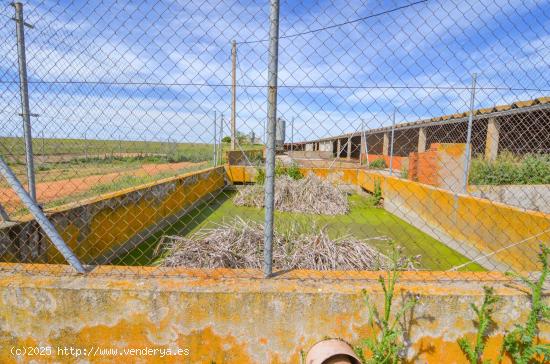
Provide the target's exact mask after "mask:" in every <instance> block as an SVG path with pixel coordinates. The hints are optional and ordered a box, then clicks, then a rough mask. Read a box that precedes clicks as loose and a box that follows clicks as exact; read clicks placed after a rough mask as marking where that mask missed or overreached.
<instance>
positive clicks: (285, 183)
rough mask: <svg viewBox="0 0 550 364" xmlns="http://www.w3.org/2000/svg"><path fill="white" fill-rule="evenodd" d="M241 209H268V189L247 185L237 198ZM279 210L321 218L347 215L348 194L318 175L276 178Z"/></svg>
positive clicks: (276, 196) (236, 201)
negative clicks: (246, 207)
mask: <svg viewBox="0 0 550 364" xmlns="http://www.w3.org/2000/svg"><path fill="white" fill-rule="evenodd" d="M234 203H235V205H237V206H251V207H264V186H262V185H252V186H247V187H245V188H243V189H241V190H240V191H239V193H238V194H237V196H235V199H234ZM275 209H276V210H279V211H290V212H302V213H308V214H320V215H344V214H347V213H348V212H349V203H348V198H347V194H346V193H345V192H343V191H341V190H340V189H339V188H338V187H337V186H334V185H332V183H330V182H328V181H324V180H322V179H321V178H319V177H317V176H315V175H314V174H309V175H307V176H306V177H304V178H302V179H298V180H295V179H293V178H291V177H289V176H281V177H277V178H276V182H275Z"/></svg>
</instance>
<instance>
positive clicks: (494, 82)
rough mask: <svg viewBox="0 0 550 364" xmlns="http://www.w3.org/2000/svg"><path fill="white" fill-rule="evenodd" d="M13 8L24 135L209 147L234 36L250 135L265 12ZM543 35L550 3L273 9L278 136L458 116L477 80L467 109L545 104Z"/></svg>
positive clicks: (8, 100)
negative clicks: (24, 79)
mask: <svg viewBox="0 0 550 364" xmlns="http://www.w3.org/2000/svg"><path fill="white" fill-rule="evenodd" d="M413 3H414V4H413ZM409 4H413V5H410V6H408V7H407V5H409ZM400 7H402V8H401V9H399V10H396V11H393V9H396V8H400ZM24 11H25V20H26V21H27V22H28V23H31V24H32V25H33V26H34V27H33V28H27V29H26V30H25V32H26V51H27V68H28V77H29V97H30V107H31V112H32V113H34V114H38V116H37V117H33V118H32V129H33V135H34V136H37V137H41V136H45V137H62V138H65V137H72V138H90V139H91V138H94V139H122V140H151V141H173V142H182V143H184V142H202V143H211V142H212V141H213V140H214V117H215V113H216V117H217V123H218V125H220V123H221V121H220V115H222V114H223V117H224V121H223V124H224V129H225V130H224V135H227V134H228V126H229V116H230V105H231V87H230V84H231V41H232V40H235V41H236V42H237V60H238V61H237V85H238V86H237V127H238V129H239V130H240V131H242V132H250V131H254V132H255V133H256V135H260V136H262V135H263V133H264V126H265V120H266V117H267V116H266V115H267V102H266V101H267V94H266V91H267V61H268V42H267V38H268V32H269V2H268V1H203V0H196V1H116V2H114V4H110V2H102V1H28V2H25V7H24ZM13 13H14V11H13V8H12V7H10V6H9V2H7V1H6V2H4V3H3V4H2V5H1V6H0V15H1V16H0V93H1V94H2V98H1V100H0V118H1V120H2V124H1V125H2V126H1V127H0V136H15V135H17V136H20V135H22V129H23V128H22V122H21V117H20V116H19V113H20V112H21V110H20V103H19V100H20V94H19V84H18V68H17V52H16V38H15V24H14V22H13V20H11V19H10V18H11V17H13ZM365 17H368V18H366V19H363V20H360V21H355V20H357V19H361V18H365ZM342 23H347V24H345V25H341V24H342ZM327 27H328V28H327ZM323 28H327V29H323ZM549 29H550V0H533V1H520V0H450V1H447V0H439V1H430V0H428V1H424V2H419V3H415V1H397V0H395V1H291V0H286V1H281V4H280V36H281V39H280V41H279V73H278V83H279V89H278V116H280V117H282V118H283V119H285V120H287V121H288V122H289V124H290V122H291V121H292V125H293V127H292V129H291V128H290V127H287V141H288V140H289V139H290V134H291V132H290V130H293V131H294V133H293V134H294V140H295V141H299V140H309V139H317V138H322V137H326V136H330V135H336V134H340V133H343V132H350V131H354V130H357V129H358V128H359V127H360V125H361V123H362V122H363V123H364V125H366V127H367V128H378V127H381V126H387V125H390V124H391V122H392V121H391V118H392V114H393V113H394V112H395V114H396V122H398V123H399V122H409V121H416V120H419V119H424V118H430V117H433V116H438V115H443V114H450V113H456V112H464V111H467V110H468V109H469V107H470V106H469V104H470V95H471V83H472V74H473V73H474V72H475V73H477V74H478V76H477V77H478V80H477V86H476V98H475V107H476V108H477V107H488V106H492V105H499V104H506V103H511V102H514V101H516V100H525V99H532V98H536V97H541V96H550V72H549V65H550V32H549V31H548V30H549ZM218 131H219V126H218ZM218 136H219V132H218Z"/></svg>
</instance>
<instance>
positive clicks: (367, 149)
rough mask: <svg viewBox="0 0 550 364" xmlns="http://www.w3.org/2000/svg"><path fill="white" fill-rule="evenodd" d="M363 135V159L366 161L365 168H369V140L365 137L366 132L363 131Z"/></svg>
mask: <svg viewBox="0 0 550 364" xmlns="http://www.w3.org/2000/svg"><path fill="white" fill-rule="evenodd" d="M363 135H364V136H365V159H366V161H367V168H369V167H370V163H369V139H368V136H367V132H366V131H364V130H363Z"/></svg>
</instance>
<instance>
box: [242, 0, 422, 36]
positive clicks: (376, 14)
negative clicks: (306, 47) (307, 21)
mask: <svg viewBox="0 0 550 364" xmlns="http://www.w3.org/2000/svg"><path fill="white" fill-rule="evenodd" d="M426 2H428V0H420V1H416V2H414V3H410V4H407V5H403V6H399V7H396V8H393V9H389V10H385V11H382V12H380V13H375V14H371V15H367V16H364V17H362V18H357V19H353V20H348V21H345V22H343V23H338V24H334V25H328V26H325V27H322V28H317V29H311V30H306V31H304V32H299V33H294V34H288V35H282V36H280V37H279V39H288V38H295V37H299V36H302V35H306V34H311V33H316V32H320V31H324V30H328V29H334V28H338V27H341V26H344V25H348V24H353V23H358V22H361V21H365V20H368V19H372V18H376V17H378V16H382V15H387V14H390V13H393V12H396V11H399V10H403V9H406V8H410V7H412V6H415V5H418V4H422V3H426ZM268 41H269V38H267V39H258V40H250V41H243V42H238V43H240V44H252V43H261V42H268Z"/></svg>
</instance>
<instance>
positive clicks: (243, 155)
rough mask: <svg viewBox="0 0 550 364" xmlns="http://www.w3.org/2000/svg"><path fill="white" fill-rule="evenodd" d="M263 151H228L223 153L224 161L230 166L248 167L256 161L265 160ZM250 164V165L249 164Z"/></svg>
mask: <svg viewBox="0 0 550 364" xmlns="http://www.w3.org/2000/svg"><path fill="white" fill-rule="evenodd" d="M264 154H265V151H264V150H263V149H251V150H245V151H240V150H229V151H227V152H225V157H226V161H227V163H229V164H232V165H242V166H246V165H250V163H253V164H254V163H255V162H258V161H260V162H261V161H263V160H264V159H265V156H264ZM249 162H250V163H249Z"/></svg>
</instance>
